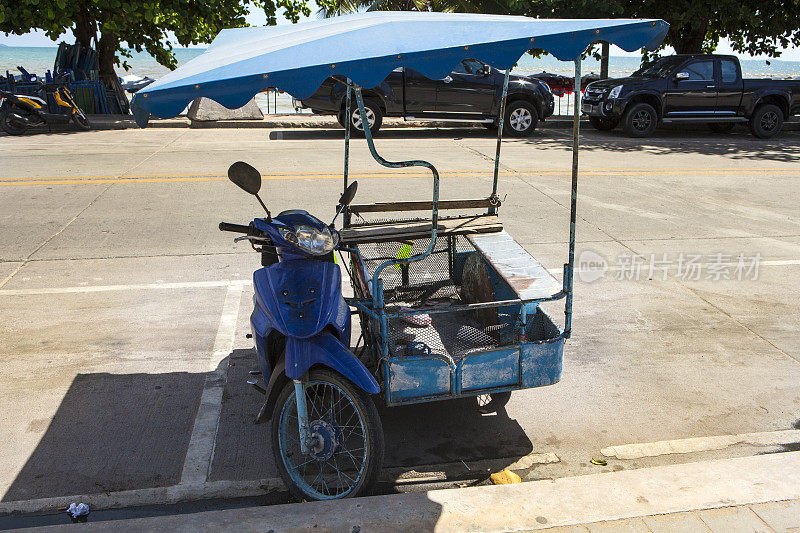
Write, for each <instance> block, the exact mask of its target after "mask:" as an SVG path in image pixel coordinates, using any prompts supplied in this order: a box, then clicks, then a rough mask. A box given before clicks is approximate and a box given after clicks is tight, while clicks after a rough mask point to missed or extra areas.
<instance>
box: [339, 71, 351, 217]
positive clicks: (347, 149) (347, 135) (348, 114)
mask: <svg viewBox="0 0 800 533" xmlns="http://www.w3.org/2000/svg"><path fill="white" fill-rule="evenodd" d="M350 90H351V89H350V84H348V85H347V107H346V108H345V111H344V119H345V125H344V188H343V189H342V193H344V191H346V190H347V186H348V185H349V183H347V181H348V179H349V177H350V175H349V171H350V122H351V114H352V111H353V109H352V107H351V106H350ZM349 225H350V207H349V206H345V208H344V226H345V227H347V226H349Z"/></svg>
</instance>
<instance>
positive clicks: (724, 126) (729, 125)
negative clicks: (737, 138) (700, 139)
mask: <svg viewBox="0 0 800 533" xmlns="http://www.w3.org/2000/svg"><path fill="white" fill-rule="evenodd" d="M735 126H736V124H734V123H733V122H709V123H708V129H710V130H711V131H712V132H714V133H719V134H720V135H724V134H726V133H730V132H731V131H733V128H734V127H735Z"/></svg>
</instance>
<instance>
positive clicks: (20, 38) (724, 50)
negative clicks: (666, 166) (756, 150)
mask: <svg viewBox="0 0 800 533" xmlns="http://www.w3.org/2000/svg"><path fill="white" fill-rule="evenodd" d="M316 17H317V14H316V13H312V14H311V17H310V18H316ZM247 22H248V23H249V24H251V25H253V26H260V25H263V24H266V16H265V15H264V13H263V12H255V13H250V14H249V15H248V16H247ZM278 24H289V21H287V20H286V19H284V18H283V17H282V16H279V17H278ZM64 40H65V41H67V42H74V41H75V39H74V38H73V36H72V34H66V35H64ZM0 44H5V45H8V46H55V45H56V43H55V42H53V41H51V40H50V39H48V38H47V37H46V36H45V35H44V32H42V31H34V32H30V33H28V34H26V35H6V34H4V33H0ZM716 52H717V53H718V54H733V55H736V56H739V57H740V58H742V59H750V58H758V59H761V58H766V56H750V55H747V54H740V53H737V52H734V51H733V50H732V49H731V47H730V43H729V42H728V41H727V40H725V39H723V40H722V41H720V43H719V46H718V47H717V50H716ZM667 53H672V50H671V49H669V48H668V49H667ZM611 55H612V56H630V57H640V55H641V54H640V53H639V52H638V51H636V52H626V51H625V50H622V49H621V48H617V47H616V46H613V45H612V46H611ZM778 59H782V60H785V61H800V48H787V49H783V50H782V53H781V56H780V57H779V58H778Z"/></svg>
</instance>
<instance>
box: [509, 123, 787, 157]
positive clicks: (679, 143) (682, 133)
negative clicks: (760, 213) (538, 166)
mask: <svg viewBox="0 0 800 533" xmlns="http://www.w3.org/2000/svg"><path fill="white" fill-rule="evenodd" d="M551 131H552V130H551ZM571 135H572V131H571V130H560V131H559V132H558V133H557V134H556V136H554V135H546V136H542V137H536V136H534V137H528V138H527V139H517V141H516V142H520V143H533V144H536V147H537V148H557V149H562V150H569V149H571V147H572V137H571ZM798 140H800V139H798V137H797V136H796V135H795V134H794V133H791V132H783V133H780V134H778V136H777V137H775V138H773V139H758V138H756V137H753V136H752V135H751V134H750V133H749V132H748V131H747V130H746V129H745V128H741V129H738V128H737V129H735V130H734V132H732V133H730V134H726V135H720V134H717V133H712V132H710V131H708V130H707V129H704V128H702V127H699V126H693V127H687V126H680V127H679V126H669V127H664V128H661V129H658V130H656V132H655V133H654V134H653V135H652V136H651V137H647V138H645V139H634V138H631V137H627V136H626V135H625V133H624V132H622V130H619V129H616V130H612V131H606V132H600V131H596V130H593V129H592V128H591V127H582V128H581V145H580V149H581V152H594V151H597V152H608V153H614V152H617V153H623V152H624V153H627V152H642V151H646V152H647V153H650V154H665V155H666V154H703V155H721V156H725V157H729V158H731V159H753V160H759V161H784V162H794V161H800V151H798Z"/></svg>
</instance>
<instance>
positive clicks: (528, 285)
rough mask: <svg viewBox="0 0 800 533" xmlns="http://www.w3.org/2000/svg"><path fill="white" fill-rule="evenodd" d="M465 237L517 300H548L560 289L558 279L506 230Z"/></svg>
mask: <svg viewBox="0 0 800 533" xmlns="http://www.w3.org/2000/svg"><path fill="white" fill-rule="evenodd" d="M467 240H469V242H470V244H472V245H473V246H474V247H475V249H476V250H477V251H478V252H480V254H481V255H482V256H483V257H484V259H485V260H486V262H488V263H489V265H490V266H491V267H492V269H494V270H495V271H496V272H497V273H498V274H499V275H500V277H502V278H503V280H505V282H506V283H508V286H509V287H511V290H513V291H514V293H515V294H516V295H517V296H518V297H519V299H520V300H541V299H548V298H551V297H553V296H555V295H556V294H558V293H559V292H560V291H561V288H562V287H561V282H559V281H558V280H557V279H556V278H554V277H553V275H552V274H550V272H548V270H547V269H546V268H544V267H543V266H542V265H541V263H539V261H537V260H536V259H534V258H533V256H531V254H529V253H528V252H527V250H525V248H523V247H522V246H521V245H520V244H519V243H518V242H517V241H515V240H514V239H513V238H512V237H511V235H509V234H508V233H507V232H506V231H505V230H501V231H498V232H494V233H480V234H474V235H467Z"/></svg>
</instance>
